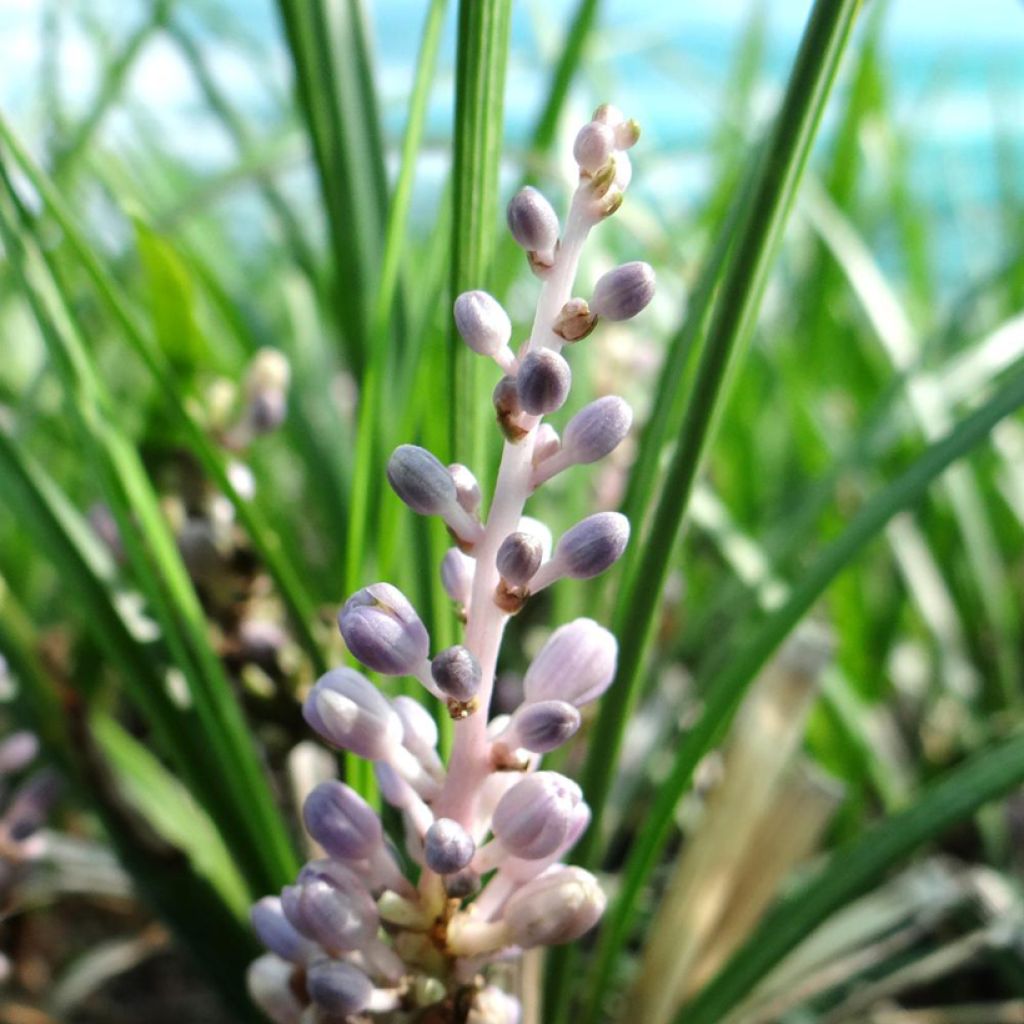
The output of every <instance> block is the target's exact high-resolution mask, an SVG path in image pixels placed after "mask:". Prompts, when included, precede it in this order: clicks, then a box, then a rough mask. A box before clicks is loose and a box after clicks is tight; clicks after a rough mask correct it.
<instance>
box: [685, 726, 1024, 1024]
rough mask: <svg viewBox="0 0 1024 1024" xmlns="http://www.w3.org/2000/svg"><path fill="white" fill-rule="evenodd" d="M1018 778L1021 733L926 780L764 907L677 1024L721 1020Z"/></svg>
mask: <svg viewBox="0 0 1024 1024" xmlns="http://www.w3.org/2000/svg"><path fill="white" fill-rule="evenodd" d="M1022 781H1024V737H1021V736H1017V737H1014V738H1013V739H1010V740H1006V741H1004V742H1003V743H1001V744H999V745H998V746H996V747H995V748H994V749H990V750H987V751H985V752H984V753H981V754H979V755H977V756H976V757H974V758H972V759H971V760H970V761H968V762H967V763H966V764H964V765H963V766H961V767H959V768H957V769H955V770H954V771H951V772H949V773H948V774H947V775H946V776H945V777H944V778H942V779H941V780H939V781H938V782H936V783H934V784H933V785H932V786H930V787H929V788H928V789H927V790H925V792H924V793H922V794H921V796H920V797H919V799H918V800H917V801H916V802H915V803H914V804H913V805H912V806H910V807H908V808H906V809H905V810H903V811H901V812H900V813H898V814H895V815H893V816H892V817H891V818H888V819H886V820H885V821H883V822H881V823H880V824H878V825H876V826H875V827H874V828H871V829H868V830H867V831H866V832H865V833H864V834H863V835H862V836H861V837H860V838H859V839H857V840H856V841H855V842H853V843H850V844H848V845H847V846H845V847H841V848H840V849H838V850H837V851H836V852H835V853H834V855H833V856H832V858H831V859H830V861H829V863H828V865H827V866H826V867H825V868H824V869H822V870H821V871H820V872H819V873H818V874H817V875H816V876H815V877H814V878H812V879H810V880H809V881H808V882H806V883H804V884H803V885H801V886H800V887H799V888H798V889H797V890H796V891H795V892H793V893H792V894H790V895H789V896H788V897H787V898H786V899H785V900H784V901H783V902H782V903H780V904H779V905H778V906H777V907H776V908H775V909H774V910H772V911H770V912H769V913H768V914H767V915H766V916H765V918H764V919H763V920H762V921H761V923H760V924H759V925H758V927H757V929H756V930H755V931H754V932H753V933H752V934H751V936H750V938H749V939H748V940H747V941H746V942H745V943H744V944H743V946H742V947H741V948H740V949H738V950H737V951H736V953H735V954H734V955H733V957H732V959H731V960H730V961H729V962H728V964H726V966H725V967H724V968H723V969H722V971H721V972H720V973H719V974H718V975H717V977H715V978H714V979H713V980H712V981H711V982H710V983H709V984H708V985H707V987H705V988H704V989H703V990H702V991H701V992H700V994H699V995H698V996H697V997H696V998H695V999H694V1000H693V1001H692V1002H691V1003H689V1004H688V1005H687V1006H685V1007H683V1009H682V1010H681V1011H680V1013H679V1015H678V1017H676V1022H677V1024H684V1022H685V1024H713V1022H715V1021H720V1020H723V1019H724V1017H725V1015H726V1014H727V1013H728V1011H729V1010H730V1009H731V1008H732V1007H733V1006H735V1005H736V1004H737V1003H738V1002H739V1001H740V1000H741V999H742V998H743V997H744V996H745V995H746V994H747V993H748V992H750V990H751V989H752V988H753V986H754V985H755V984H756V983H757V982H758V981H759V980H760V979H761V978H763V977H764V976H765V975H766V974H767V973H768V971H769V970H771V968H772V967H774V966H775V965H776V964H777V963H779V962H780V961H781V960H782V959H783V957H784V956H785V955H786V954H787V953H788V952H790V951H791V950H793V949H795V948H796V946H797V945H799V943H800V942H801V941H802V940H803V939H805V938H806V937H807V936H808V935H809V934H810V933H811V932H812V931H813V930H814V929H815V928H816V927H817V926H818V925H819V924H821V923H822V922H823V921H825V920H826V919H827V918H828V917H829V916H830V915H831V914H833V913H835V912H836V911H837V910H839V909H841V908H842V907H843V906H845V905H846V904H847V903H849V902H850V901H851V900H853V899H856V897H858V896H860V895H861V894H862V893H864V892H866V891H867V890H868V889H869V888H870V887H871V886H872V885H874V884H875V883H877V882H879V881H880V880H881V879H882V878H884V876H885V873H886V872H887V871H888V870H889V869H890V868H892V867H894V866H896V865H897V864H899V862H900V861H901V860H902V859H903V858H905V857H906V856H908V855H909V854H911V853H913V852H914V850H916V849H917V848H918V847H919V846H922V845H923V844H925V843H927V842H929V841H930V840H932V839H936V838H938V837H940V836H941V835H942V833H943V832H945V831H946V830H947V829H948V828H949V827H950V826H952V825H955V824H956V823H957V822H959V821H962V820H963V819H964V818H967V817H969V816H970V815H972V814H974V813H975V812H976V811H977V810H978V809H979V808H981V807H983V806H984V805H985V804H986V803H987V802H988V801H990V800H994V799H996V798H997V797H1000V796H1002V795H1004V794H1005V793H1008V792H1009V791H1010V790H1012V789H1013V788H1014V787H1016V786H1019V785H1020V784H1021V782H1022Z"/></svg>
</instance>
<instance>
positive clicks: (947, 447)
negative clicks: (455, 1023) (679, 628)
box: [587, 364, 1024, 1019]
mask: <svg viewBox="0 0 1024 1024" xmlns="http://www.w3.org/2000/svg"><path fill="white" fill-rule="evenodd" d="M1022 404H1024V364H1019V365H1018V366H1017V368H1016V371H1015V373H1014V374H1013V375H1012V376H1011V377H1010V378H1009V379H1008V380H1007V381H1006V382H1005V383H1004V384H1003V385H1002V387H1000V389H999V390H998V391H997V392H996V393H995V394H994V395H993V396H992V397H991V398H990V399H989V400H988V401H987V402H986V403H985V404H984V405H983V406H982V407H981V408H979V409H978V410H977V411H975V412H974V413H972V414H971V415H969V416H967V417H966V418H965V419H963V420H962V421H961V422H960V423H959V424H958V425H957V426H956V428H955V429H954V430H953V431H951V432H950V433H949V434H947V435H946V436H945V437H944V438H942V439H941V440H940V441H937V442H935V443H934V444H932V445H931V446H929V447H928V448H927V449H926V450H925V452H924V453H923V454H922V455H921V456H919V457H918V458H917V459H916V460H915V461H914V463H913V464H912V465H911V466H910V467H909V468H908V469H907V470H906V471H905V472H904V473H902V474H901V475H900V476H899V477H898V478H897V479H896V480H894V481H893V482H892V483H891V484H889V485H888V486H887V487H885V488H884V489H883V490H882V491H880V492H878V493H877V494H876V495H875V496H874V497H873V498H872V499H871V500H869V501H868V502H867V503H866V504H865V505H864V506H863V507H862V508H861V510H860V511H859V512H858V513H857V515H856V516H855V517H854V518H853V520H852V521H851V522H850V523H849V525H848V526H847V527H846V529H845V530H844V531H843V533H842V534H841V535H840V536H839V537H838V538H836V540H835V541H833V542H832V543H831V544H829V545H828V547H826V548H825V550H824V551H822V552H821V554H820V555H819V556H818V557H817V558H816V559H815V561H814V563H813V564H812V565H811V566H810V567H809V568H808V570H807V572H806V573H805V574H804V575H803V576H802V577H801V578H800V580H799V581H798V582H797V583H796V585H795V586H794V587H793V588H792V590H791V591H790V593H789V596H788V597H787V599H786V601H785V603H784V604H782V605H781V606H780V607H779V608H778V609H777V610H775V611H774V612H773V613H772V614H771V615H769V616H768V617H766V618H764V619H763V620H762V621H761V622H760V623H758V624H757V625H756V626H754V627H752V628H751V629H750V630H749V631H748V633H747V637H746V640H745V641H744V642H743V643H742V644H741V645H740V646H739V648H738V649H737V650H736V651H734V652H733V653H732V655H731V656H730V658H729V659H728V663H727V664H726V665H725V667H724V668H722V669H720V670H719V671H718V672H717V673H715V674H714V676H713V677H712V678H710V679H709V680H707V681H706V684H705V685H703V686H701V687H700V689H701V692H702V693H704V694H706V697H705V701H704V711H703V713H702V714H701V716H700V718H699V719H698V720H697V722H696V723H695V724H694V726H693V727H692V728H691V729H690V731H689V732H687V734H686V735H685V737H684V738H683V740H682V742H681V743H680V745H679V747H678V749H677V751H676V754H675V757H674V759H673V764H672V768H671V771H670V772H669V775H668V777H667V778H666V779H665V780H664V781H663V782H662V783H661V785H660V786H659V789H658V793H657V796H656V798H655V800H654V803H653V805H652V807H651V810H650V812H649V814H648V816H647V819H646V821H645V824H644V830H643V834H642V835H641V836H640V837H639V838H638V840H637V842H636V843H635V845H634V847H633V849H632V852H631V854H630V857H629V860H628V862H627V864H626V868H625V871H624V876H623V883H622V887H621V889H620V890H619V892H618V894H617V895H616V898H615V902H614V904H613V906H612V909H611V912H610V913H609V915H608V917H607V919H606V921H605V924H604V929H603V932H602V936H601V942H600V947H599V952H598V956H597V959H596V964H595V970H594V971H593V972H592V975H591V977H592V979H593V981H594V983H595V987H594V989H592V992H593V995H592V997H591V1001H590V1008H591V1014H590V1015H589V1016H588V1018H587V1019H593V1015H594V1014H595V1013H596V1011H597V1009H598V1008H599V1006H600V999H601V997H602V995H603V993H604V991H606V982H605V981H603V980H602V979H603V978H606V977H607V971H608V968H609V966H610V965H611V964H612V963H614V962H615V958H616V956H617V955H618V953H619V952H620V951H621V949H622V947H623V945H624V943H625V942H626V941H627V939H628V936H629V930H630V924H631V922H632V921H633V918H634V913H635V904H636V899H637V896H638V895H639V893H640V892H641V890H642V889H643V887H644V885H645V884H646V883H647V880H648V879H649V877H650V874H651V872H652V871H653V869H654V867H655V866H656V864H657V862H658V858H659V857H660V855H661V852H662V851H663V849H664V846H665V843H666V841H667V840H668V837H669V835H670V834H671V831H672V827H673V825H672V823H673V814H674V812H675V808H676V804H677V803H678V801H679V798H680V797H681V795H682V794H683V792H685V790H686V789H687V787H688V786H689V784H690V780H691V778H692V776H693V771H694V769H695V768H696V766H697V764H698V763H699V761H700V759H701V758H702V757H703V756H704V755H705V754H706V753H707V752H708V751H709V750H710V749H711V748H712V747H713V746H714V745H715V744H716V743H717V742H719V740H720V739H721V737H722V736H723V735H724V734H725V731H726V730H727V728H728V725H729V722H730V721H731V720H732V717H733V715H734V714H735V712H736V709H737V708H738V707H739V705H740V703H741V701H742V699H743V696H744V694H745V693H746V690H747V687H748V686H749V685H750V683H751V682H752V681H753V679H754V678H755V677H756V675H757V673H758V671H759V670H760V669H761V666H762V665H764V664H765V662H766V661H767V660H768V658H770V657H771V655H772V653H773V652H774V651H775V649H776V648H777V647H778V645H779V644H780V643H781V642H782V641H783V639H784V638H785V637H786V636H787V635H788V633H789V632H790V630H791V629H792V628H793V627H794V626H795V625H796V624H797V623H798V622H799V621H800V620H801V619H802V618H803V616H804V615H806V614H807V612H808V611H810V609H811V608H812V607H813V605H814V602H815V601H817V600H818V598H819V597H820V596H821V595H822V593H824V591H825V590H826V588H827V587H828V586H829V584H830V583H831V582H832V581H833V580H834V579H835V578H836V577H837V576H838V575H839V574H840V573H841V572H842V571H843V569H845V568H846V567H847V566H848V565H850V564H851V562H852V561H853V559H854V558H856V556H857V555H858V554H859V553H860V551H862V550H863V548H864V547H865V545H867V544H868V543H869V542H870V541H871V540H872V539H873V538H874V537H875V536H876V535H877V534H878V532H879V531H880V530H881V529H882V528H883V527H884V526H885V524H886V523H887V522H889V520H890V519H891V518H892V517H893V516H894V515H896V513H897V512H900V511H903V510H904V509H907V508H909V507H910V506H912V505H913V503H914V502H916V501H918V500H919V499H920V498H921V497H922V495H923V494H924V493H925V490H926V489H927V487H928V486H929V485H930V484H931V482H932V481H933V480H935V479H936V478H937V477H938V476H940V475H941V474H942V473H943V472H945V471H946V470H947V469H948V468H949V467H950V466H951V465H953V464H954V463H955V462H956V461H957V460H958V459H960V458H962V457H963V456H964V455H966V454H967V453H968V452H970V451H971V450H972V449H973V448H975V447H977V446H978V445H979V444H981V443H982V442H984V441H985V440H986V439H987V437H988V435H989V433H990V431H991V430H992V428H993V427H994V426H995V425H996V424H997V423H998V422H999V421H1000V420H1002V419H1003V418H1004V417H1005V416H1008V415H1009V414H1010V413H1012V412H1014V411H1015V410H1016V409H1018V408H1020V406H1021V405H1022ZM602 971H604V972H605V973H604V974H602V973H601V972H602Z"/></svg>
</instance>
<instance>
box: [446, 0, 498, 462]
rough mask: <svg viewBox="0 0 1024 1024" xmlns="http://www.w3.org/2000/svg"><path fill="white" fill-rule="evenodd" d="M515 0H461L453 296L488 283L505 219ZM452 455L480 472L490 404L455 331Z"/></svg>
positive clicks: (475, 364) (475, 360)
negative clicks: (501, 193)
mask: <svg viewBox="0 0 1024 1024" xmlns="http://www.w3.org/2000/svg"><path fill="white" fill-rule="evenodd" d="M511 10H512V4H511V2H510V0H460V3H459V29H458V43H457V51H456V67H455V127H454V142H453V145H454V154H453V164H452V214H453V215H452V249H451V278H450V282H451V296H450V297H451V299H452V300H453V301H454V299H455V296H457V295H458V294H459V293H460V292H464V291H467V290H468V289H470V288H486V287H487V280H488V273H489V271H490V259H491V253H492V251H493V246H494V238H495V230H496V228H497V221H498V165H499V161H500V159H501V139H502V134H503V130H504V123H505V122H504V109H505V65H506V61H507V58H508V38H509V24H510V20H511ZM449 353H450V356H449V358H450V364H449V365H450V371H449V373H450V376H449V381H450V389H451V390H450V393H451V413H450V416H451V419H450V427H449V442H448V443H449V446H450V452H449V455H450V457H451V459H452V460H453V461H456V462H461V463H464V464H465V465H467V466H470V467H472V468H473V469H474V471H475V472H477V473H478V474H480V473H481V472H482V470H483V467H484V458H483V446H482V441H483V438H484V436H485V433H484V429H483V423H484V422H485V419H486V416H485V410H486V409H487V408H488V404H487V397H486V391H482V390H481V387H480V383H481V380H482V376H481V373H480V372H479V371H480V362H481V361H480V359H479V357H478V356H477V355H476V354H475V353H474V352H471V351H470V350H469V348H467V346H466V345H465V344H464V343H463V342H462V339H461V338H459V337H458V335H457V334H456V333H455V330H454V327H452V328H450V334H449Z"/></svg>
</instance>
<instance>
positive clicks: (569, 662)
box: [523, 619, 618, 707]
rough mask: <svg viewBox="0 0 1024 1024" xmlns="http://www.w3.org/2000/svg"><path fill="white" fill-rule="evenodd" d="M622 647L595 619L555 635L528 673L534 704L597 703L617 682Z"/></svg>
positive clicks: (561, 629) (526, 679)
mask: <svg viewBox="0 0 1024 1024" xmlns="http://www.w3.org/2000/svg"><path fill="white" fill-rule="evenodd" d="M617 656H618V644H617V643H616V640H615V637H614V636H613V635H612V634H611V633H610V632H609V631H608V630H607V629H605V628H604V627H603V626H599V625H598V624H597V623H596V622H594V620H593V619H575V620H574V621H572V622H569V623H566V625H564V626H560V627H559V628H558V629H556V630H555V631H554V633H552V634H551V636H550V637H549V638H548V641H547V643H546V644H544V646H543V647H542V648H541V649H540V652H539V653H538V655H537V657H535V658H534V659H533V662H532V663H531V664H530V667H529V668H528V669H527V670H526V676H525V677H524V679H523V693H524V695H525V697H526V700H527V701H528V702H530V703H535V704H538V703H541V702H542V701H566V702H567V703H569V704H573V705H575V706H576V707H582V706H583V705H584V704H588V703H590V701H592V700H597V698H598V697H600V696H601V694H602V693H604V691H605V690H606V689H608V686H609V684H610V683H611V681H612V679H614V678H615V662H616V658H617Z"/></svg>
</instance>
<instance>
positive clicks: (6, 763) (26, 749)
mask: <svg viewBox="0 0 1024 1024" xmlns="http://www.w3.org/2000/svg"><path fill="white" fill-rule="evenodd" d="M38 753H39V740H38V739H37V737H36V735H35V733H32V732H28V731H27V730H22V731H21V732H14V733H11V735H10V736H8V737H7V739H5V740H4V741H3V742H2V743H0V775H10V774H11V773H13V772H20V771H21V769H22V768H24V767H26V766H27V765H28V764H30V763H31V762H32V761H33V760H34V759H35V757H36V755H37V754H38Z"/></svg>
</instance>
